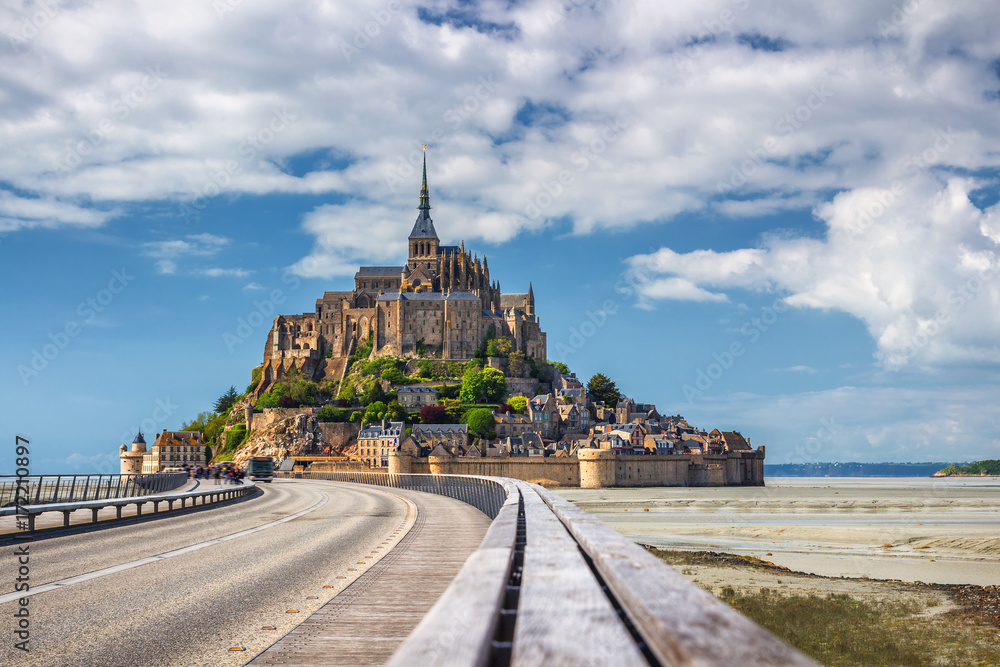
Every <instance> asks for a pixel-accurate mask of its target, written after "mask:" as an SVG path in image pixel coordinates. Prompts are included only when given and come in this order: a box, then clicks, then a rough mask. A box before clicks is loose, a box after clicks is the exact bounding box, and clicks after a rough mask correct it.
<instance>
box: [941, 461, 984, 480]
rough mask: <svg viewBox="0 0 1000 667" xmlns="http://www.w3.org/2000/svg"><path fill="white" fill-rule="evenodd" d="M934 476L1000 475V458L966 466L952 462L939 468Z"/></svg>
mask: <svg viewBox="0 0 1000 667" xmlns="http://www.w3.org/2000/svg"><path fill="white" fill-rule="evenodd" d="M933 477H1000V460H998V459H986V460H985V461H977V462H975V463H970V464H969V465H964V466H960V465H955V464H952V465H950V466H948V467H947V468H944V469H942V470H938V471H937V472H936V473H934V475H933Z"/></svg>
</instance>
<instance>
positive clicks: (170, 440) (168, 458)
mask: <svg viewBox="0 0 1000 667" xmlns="http://www.w3.org/2000/svg"><path fill="white" fill-rule="evenodd" d="M138 439H142V434H141V433H140V434H139V436H137V440H138ZM136 444H138V443H136V442H135V441H133V449H134V448H135V445H136ZM141 444H142V445H143V449H145V446H144V445H145V440H143V441H142V443H141ZM205 463H206V461H205V437H204V435H202V433H201V431H167V430H164V431H163V432H162V433H160V434H159V435H158V436H156V441H155V442H154V443H153V447H152V448H151V449H150V450H149V451H147V452H145V453H144V454H143V456H142V473H143V474H144V475H145V474H150V473H154V472H161V471H163V470H180V469H181V468H184V467H191V466H200V465H205Z"/></svg>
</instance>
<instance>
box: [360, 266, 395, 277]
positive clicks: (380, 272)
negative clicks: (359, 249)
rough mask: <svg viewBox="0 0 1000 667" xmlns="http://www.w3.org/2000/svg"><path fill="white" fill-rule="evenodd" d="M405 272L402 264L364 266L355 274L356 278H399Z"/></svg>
mask: <svg viewBox="0 0 1000 667" xmlns="http://www.w3.org/2000/svg"><path fill="white" fill-rule="evenodd" d="M402 273H403V267H401V266H362V267H359V268H358V272H357V273H355V274H354V277H355V278H399V277H400V275H402Z"/></svg>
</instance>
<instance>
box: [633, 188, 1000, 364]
mask: <svg viewBox="0 0 1000 667" xmlns="http://www.w3.org/2000/svg"><path fill="white" fill-rule="evenodd" d="M975 186H976V184H975V183H974V182H973V181H969V180H964V179H958V178H953V179H951V180H949V181H948V182H947V183H946V184H944V183H941V182H939V181H937V180H936V179H934V178H932V177H930V176H927V175H918V176H917V177H916V178H915V179H913V180H911V181H907V182H903V181H894V182H893V184H892V185H891V186H890V187H887V188H882V189H878V188H863V189H857V190H853V191H849V192H844V193H841V194H839V195H837V196H836V197H835V198H834V199H833V201H831V202H830V203H828V204H823V205H820V206H818V207H817V208H816V210H815V213H816V215H817V217H819V218H820V219H821V220H823V221H824V222H825V223H826V227H827V233H826V238H825V239H815V238H806V237H801V236H794V235H787V234H786V235H782V236H776V235H772V236H767V237H765V238H764V239H763V241H762V244H761V247H759V248H747V249H740V250H735V251H729V252H715V251H708V250H700V251H694V252H689V253H677V252H675V251H673V250H671V249H669V248H662V249H660V250H659V251H657V252H655V253H651V254H649V255H637V256H635V257H633V258H631V260H630V265H631V270H632V272H633V275H634V276H635V284H636V286H637V291H638V294H639V296H640V303H641V304H642V305H648V304H649V302H650V301H654V300H657V299H669V298H682V297H683V295H681V297H678V296H676V295H673V294H671V293H669V291H664V290H663V289H662V287H661V285H662V284H663V282H664V281H670V280H681V281H687V282H689V283H690V284H692V285H694V286H696V288H697V289H706V288H707V289H716V290H719V289H728V290H732V289H748V290H759V291H773V292H777V293H780V294H782V295H784V300H785V303H787V304H788V305H791V306H793V307H800V308H817V309H824V310H826V309H829V310H838V311H842V312H846V313H849V314H851V315H853V316H855V317H857V318H858V319H860V320H862V321H863V322H864V323H865V324H866V326H867V327H868V330H869V332H870V333H871V335H872V337H873V338H874V340H875V342H876V344H877V347H878V357H879V359H880V360H881V361H882V363H883V364H885V365H886V366H887V367H889V368H898V367H901V366H905V365H907V364H909V363H911V362H917V363H918V364H938V363H949V362H992V363H1000V344H998V343H997V339H996V332H997V331H1000V244H998V242H997V240H996V239H994V238H993V236H992V235H991V230H992V224H993V223H994V221H995V220H996V217H997V210H998V209H997V208H996V207H994V208H993V209H990V210H988V211H985V212H984V211H981V210H979V209H978V208H976V207H975V206H973V205H972V203H971V202H970V200H969V197H968V194H969V191H970V189H972V188H973V187H975Z"/></svg>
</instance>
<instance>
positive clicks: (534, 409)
mask: <svg viewBox="0 0 1000 667" xmlns="http://www.w3.org/2000/svg"><path fill="white" fill-rule="evenodd" d="M528 418H529V419H530V420H531V430H532V431H534V432H535V433H538V434H539V435H541V436H542V437H543V438H548V439H554V438H555V437H556V435H557V434H558V432H559V411H558V410H557V406H556V399H555V397H554V396H553V395H552V394H539V395H538V396H535V397H534V398H532V399H530V400H529V401H528Z"/></svg>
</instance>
